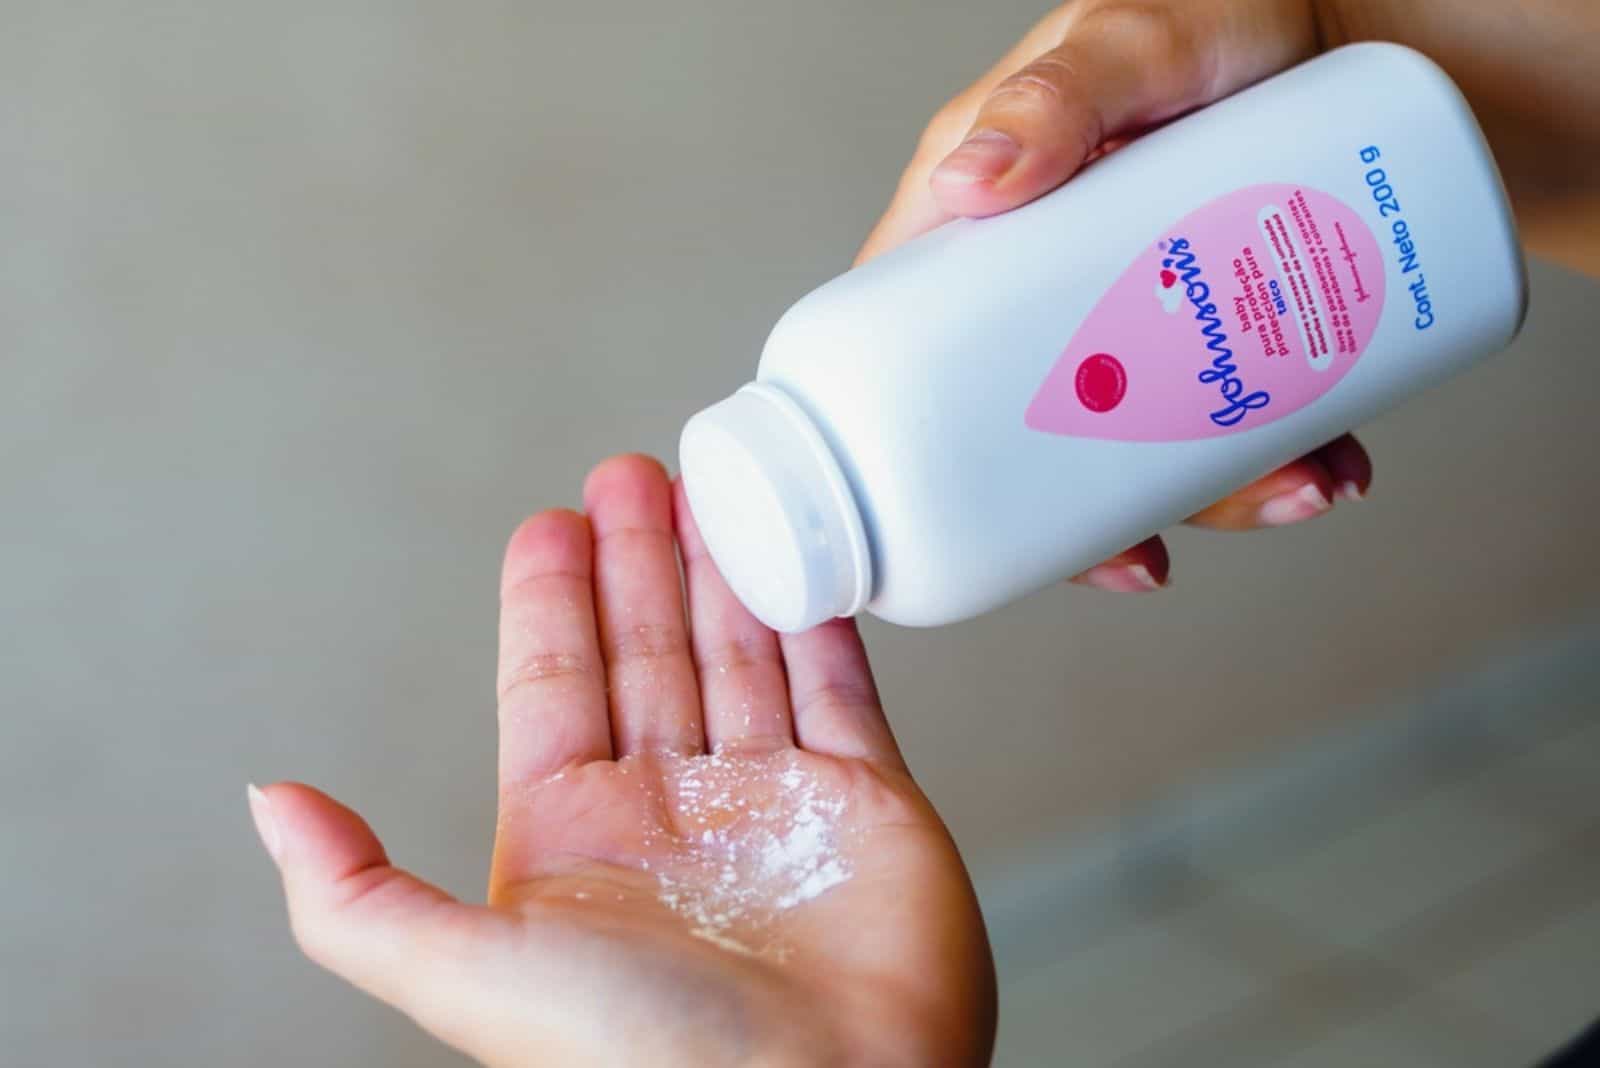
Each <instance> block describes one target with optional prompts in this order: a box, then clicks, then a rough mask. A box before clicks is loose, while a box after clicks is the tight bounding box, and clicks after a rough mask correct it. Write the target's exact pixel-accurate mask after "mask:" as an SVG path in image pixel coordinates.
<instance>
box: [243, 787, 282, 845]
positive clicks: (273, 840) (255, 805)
mask: <svg viewBox="0 0 1600 1068" xmlns="http://www.w3.org/2000/svg"><path fill="white" fill-rule="evenodd" d="M244 793H245V797H247V798H249V800H250V818H251V819H253V820H255V823H256V833H257V834H258V835H260V836H261V844H262V845H264V846H266V847H267V855H268V856H270V857H271V858H272V862H273V863H274V864H281V863H282V862H283V841H282V839H280V838H279V837H278V821H277V819H276V818H275V817H274V816H273V815H272V802H271V801H270V800H268V799H267V795H266V794H264V793H262V792H261V791H260V790H258V789H256V784H255V783H249V784H247V785H246V786H245V789H244Z"/></svg>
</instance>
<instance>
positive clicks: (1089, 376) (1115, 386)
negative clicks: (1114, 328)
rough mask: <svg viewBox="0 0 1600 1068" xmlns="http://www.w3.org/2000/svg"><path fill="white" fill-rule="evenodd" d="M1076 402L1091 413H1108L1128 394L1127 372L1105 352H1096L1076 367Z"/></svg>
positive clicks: (1113, 357) (1116, 360)
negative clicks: (1081, 403) (1080, 403)
mask: <svg viewBox="0 0 1600 1068" xmlns="http://www.w3.org/2000/svg"><path fill="white" fill-rule="evenodd" d="M1077 387H1078V400H1080V401H1082V402H1083V406H1084V407H1085V408H1087V409H1089V410H1090V411H1091V412H1109V411H1110V410H1111V409H1113V408H1115V407H1116V406H1117V405H1119V404H1121V403H1122V398H1123V395H1124V394H1126V393H1127V392H1128V372H1126V371H1124V370H1123V369H1122V363H1121V362H1120V361H1119V360H1118V359H1117V358H1116V357H1115V356H1112V355H1110V354H1109V353H1105V352H1097V353H1095V354H1094V355H1093V356H1090V357H1089V358H1088V359H1086V360H1084V361H1083V362H1082V363H1080V364H1079V365H1078V375H1077Z"/></svg>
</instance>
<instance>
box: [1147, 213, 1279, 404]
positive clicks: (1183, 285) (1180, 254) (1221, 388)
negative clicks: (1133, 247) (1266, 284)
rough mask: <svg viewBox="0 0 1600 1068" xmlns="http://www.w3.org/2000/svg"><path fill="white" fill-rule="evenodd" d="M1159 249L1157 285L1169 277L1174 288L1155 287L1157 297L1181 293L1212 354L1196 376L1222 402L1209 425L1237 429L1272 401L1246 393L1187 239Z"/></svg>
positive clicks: (1176, 239) (1256, 393)
mask: <svg viewBox="0 0 1600 1068" xmlns="http://www.w3.org/2000/svg"><path fill="white" fill-rule="evenodd" d="M1161 247H1162V251H1164V252H1165V253H1166V255H1165V256H1164V257H1162V260H1161V277H1160V282H1165V281H1166V280H1167V277H1168V276H1169V275H1170V276H1171V277H1172V280H1173V284H1172V285H1171V286H1168V287H1162V286H1158V295H1159V293H1160V292H1161V290H1162V289H1171V290H1172V291H1173V292H1174V293H1176V292H1178V291H1179V290H1180V289H1181V291H1182V295H1183V297H1184V298H1186V299H1187V300H1188V301H1189V304H1190V306H1192V307H1193V308H1194V321H1195V322H1197V323H1199V324H1200V336H1201V337H1203V338H1205V344H1206V349H1207V350H1208V351H1209V352H1210V353H1211V363H1210V364H1209V365H1207V366H1206V367H1205V368H1204V369H1202V370H1201V371H1200V373H1199V374H1198V375H1197V376H1196V377H1197V378H1199V380H1200V381H1201V382H1204V383H1205V384H1206V385H1208V386H1215V387H1216V388H1217V392H1218V393H1219V394H1220V395H1221V397H1222V400H1223V402H1224V403H1223V406H1222V407H1221V408H1218V409H1217V410H1216V411H1214V412H1212V413H1210V414H1211V421H1212V422H1213V423H1215V424H1216V425H1217V426H1221V427H1233V426H1237V425H1239V423H1240V422H1241V421H1242V420H1243V419H1244V417H1245V416H1246V415H1249V414H1250V413H1251V412H1253V411H1256V410H1258V409H1261V408H1265V407H1266V406H1267V405H1268V404H1271V403H1272V397H1271V395H1270V394H1268V393H1267V391H1266V390H1263V389H1258V390H1253V391H1251V390H1247V389H1246V388H1245V384H1244V379H1242V378H1240V377H1239V368H1238V366H1237V365H1236V364H1235V363H1234V362H1233V349H1232V348H1230V347H1229V345H1228V335H1227V333H1226V332H1225V331H1224V330H1223V329H1222V319H1221V317H1220V316H1218V314H1217V305H1216V303H1215V302H1214V301H1213V300H1212V299H1211V286H1210V285H1209V284H1208V283H1207V282H1206V281H1205V280H1204V279H1203V278H1201V277H1200V274H1201V270H1200V264H1199V262H1198V261H1197V260H1196V258H1195V254H1194V249H1193V248H1192V247H1191V246H1190V244H1189V239H1188V238H1186V237H1174V238H1172V239H1171V240H1169V241H1167V242H1166V243H1165V244H1164V245H1162V246H1161ZM1174 304H1176V298H1174ZM1163 306H1165V304H1163ZM1168 310H1169V311H1170V310H1171V309H1168Z"/></svg>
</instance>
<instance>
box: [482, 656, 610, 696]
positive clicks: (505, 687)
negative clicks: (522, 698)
mask: <svg viewBox="0 0 1600 1068" xmlns="http://www.w3.org/2000/svg"><path fill="white" fill-rule="evenodd" d="M594 675H595V671H594V665H593V664H591V663H590V662H589V661H588V659H587V658H586V657H583V656H580V655H578V654H576V653H533V654H530V655H528V656H525V657H523V658H522V659H521V660H519V661H517V663H516V664H515V665H513V666H512V667H511V669H510V670H508V671H506V672H504V673H503V674H502V675H501V677H500V686H499V697H500V700H502V701H505V700H507V699H508V698H510V697H511V696H512V695H513V694H516V693H519V692H521V691H524V690H539V689H545V688H548V687H549V686H550V685H552V684H570V683H576V682H584V681H587V680H589V679H592V678H594Z"/></svg>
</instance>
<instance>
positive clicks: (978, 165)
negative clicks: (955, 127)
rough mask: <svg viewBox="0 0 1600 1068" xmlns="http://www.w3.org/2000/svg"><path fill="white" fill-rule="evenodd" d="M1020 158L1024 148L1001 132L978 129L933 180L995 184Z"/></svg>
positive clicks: (946, 161)
mask: <svg viewBox="0 0 1600 1068" xmlns="http://www.w3.org/2000/svg"><path fill="white" fill-rule="evenodd" d="M1020 155H1022V146H1020V145H1018V144H1017V143H1016V142H1015V141H1013V140H1012V139H1011V138H1010V137H1008V136H1007V135H1005V134H1003V133H1001V132H1000V131H999V130H978V131H976V132H975V133H972V134H969V135H967V139H966V140H965V141H963V142H961V144H960V145H958V146H957V147H956V150H955V151H954V152H952V153H950V154H949V155H948V156H946V157H945V158H944V160H943V161H942V162H941V163H940V164H939V165H938V166H937V167H935V168H934V169H933V180H934V181H936V182H951V183H958V184H963V185H967V184H973V183H977V182H992V181H994V180H996V179H997V178H999V177H1000V176H1001V175H1003V174H1005V173H1006V172H1007V171H1009V170H1010V169H1011V167H1012V165H1013V164H1014V163H1016V162H1017V157H1018V156H1020Z"/></svg>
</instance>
